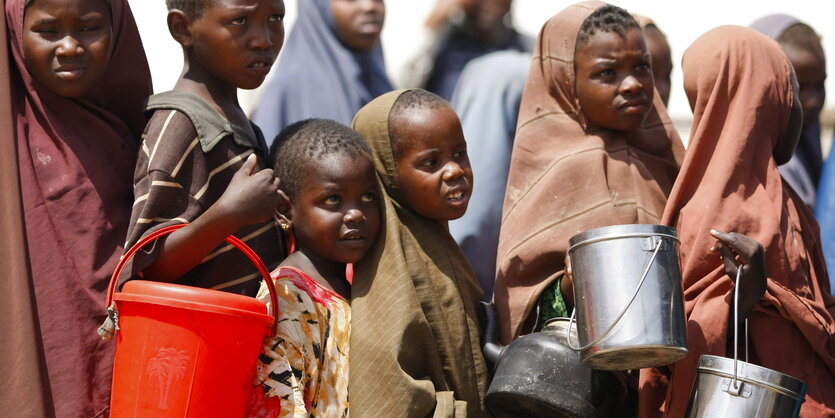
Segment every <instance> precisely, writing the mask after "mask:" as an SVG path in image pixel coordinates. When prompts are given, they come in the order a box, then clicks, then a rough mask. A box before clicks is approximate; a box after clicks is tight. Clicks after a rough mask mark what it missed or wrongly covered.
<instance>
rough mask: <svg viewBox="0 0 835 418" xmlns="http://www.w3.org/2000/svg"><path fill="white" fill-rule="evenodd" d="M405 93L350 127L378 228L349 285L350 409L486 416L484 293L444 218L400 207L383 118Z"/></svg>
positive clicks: (384, 99)
mask: <svg viewBox="0 0 835 418" xmlns="http://www.w3.org/2000/svg"><path fill="white" fill-rule="evenodd" d="M405 91H408V90H397V91H393V92H390V93H387V94H384V95H383V96H380V97H378V98H377V99H374V100H373V101H372V102H370V103H369V104H368V105H366V106H365V107H363V108H362V109H361V110H360V111H359V112H358V113H357V115H356V118H355V119H354V124H353V127H354V129H355V130H356V131H357V132H359V133H360V134H361V135H362V136H363V138H365V140H366V142H367V143H368V144H369V146H370V147H371V149H372V151H373V159H374V166H375V168H376V170H377V179H378V183H379V185H380V190H381V192H382V193H381V202H380V203H381V209H382V211H383V212H382V218H383V228H381V230H380V235H379V236H378V237H377V243H376V244H375V245H374V247H373V248H372V249H371V250H370V251H369V252H368V254H367V255H366V256H365V258H364V259H363V260H362V261H361V262H360V263H359V264H357V266H356V271H355V275H354V283H353V286H352V288H351V321H352V323H351V360H350V362H351V364H350V368H351V376H350V381H349V385H348V391H349V394H348V397H349V399H350V401H351V416H352V417H375V418H376V417H383V416H389V417H427V416H430V415H432V416H435V417H465V416H466V417H480V416H488V414H487V412H486V409H485V406H484V396H485V394H486V392H487V384H488V379H489V377H488V371H487V365H486V363H485V361H484V356H483V355H482V354H481V344H480V334H481V332H480V328H481V324H482V323H483V321H482V318H481V317H482V316H483V314H482V311H481V310H480V309H479V308H480V307H479V304H478V303H479V301H480V300H481V299H482V298H483V293H482V291H481V289H480V288H479V285H478V282H477V281H476V278H475V275H474V274H473V272H472V269H471V268H470V266H469V265H468V264H467V260H466V258H465V257H464V254H463V253H462V252H461V250H460V249H459V248H458V245H457V244H456V243H455V241H454V240H453V239H452V237H451V236H450V235H449V232H447V229H446V225H444V224H443V223H442V222H439V221H437V220H433V219H428V218H424V217H423V216H421V215H418V214H417V213H415V212H414V211H412V210H411V209H410V208H408V207H406V206H404V205H403V204H402V202H403V201H404V200H403V196H402V193H401V189H400V185H399V182H398V180H397V173H396V172H397V167H396V163H395V159H394V154H393V151H392V146H391V138H390V137H389V124H388V119H389V113H390V112H391V108H392V106H393V105H394V102H395V101H396V100H397V98H398V97H399V96H400V95H401V94H402V93H403V92H405Z"/></svg>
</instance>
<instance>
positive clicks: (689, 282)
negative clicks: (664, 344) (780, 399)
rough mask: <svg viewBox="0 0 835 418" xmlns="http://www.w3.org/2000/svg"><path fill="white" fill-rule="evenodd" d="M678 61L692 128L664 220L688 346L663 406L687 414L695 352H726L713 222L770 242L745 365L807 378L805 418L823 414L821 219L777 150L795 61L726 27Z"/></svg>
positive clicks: (829, 408)
mask: <svg viewBox="0 0 835 418" xmlns="http://www.w3.org/2000/svg"><path fill="white" fill-rule="evenodd" d="M682 68H683V72H684V88H685V91H686V93H687V96H688V98H689V99H690V103H692V104H693V125H692V127H691V131H690V143H689V146H688V149H687V154H686V156H685V159H684V163H683V165H682V168H681V172H680V173H679V177H678V179H677V180H676V183H675V186H674V187H673V190H672V192H671V194H670V198H669V201H668V202H667V207H666V208H665V210H664V219H663V222H664V223H665V224H667V225H671V226H674V227H675V228H676V229H677V231H678V235H679V238H680V239H681V247H680V261H681V267H682V288H683V290H684V305H685V306H684V307H685V315H686V317H687V336H688V349H689V351H690V353H689V354H688V356H687V357H686V358H685V359H684V360H681V361H679V362H677V363H675V364H674V365H671V366H670V368H671V370H672V375H671V376H670V384H669V389H668V390H667V394H666V405H665V409H666V412H667V414H668V415H671V416H681V415H683V414H684V412H685V410H686V407H687V402H688V399H689V397H690V391H691V387H692V384H693V379H694V377H695V368H696V365H697V362H698V360H699V357H700V356H701V355H703V354H711V355H719V356H724V355H726V344H727V335H726V334H727V329H728V320H729V313H730V301H731V299H732V297H733V287H734V285H733V282H732V280H731V279H730V278H729V277H728V276H727V275H726V274H725V271H724V268H723V263H722V260H721V258H720V257H719V256H717V254H716V253H714V252H711V250H710V248H711V246H712V245H713V243H714V242H715V241H716V240H715V238H713V237H712V236H711V235H710V234H709V232H708V231H710V229H717V230H719V231H724V232H736V233H739V234H744V235H747V236H748V237H751V238H753V239H754V240H756V241H758V242H760V243H761V244H762V245H763V247H764V248H765V257H766V271H767V275H768V283H767V289H766V291H765V295H764V296H763V298H762V300H761V301H760V302H759V304H758V305H757V306H756V307H755V308H754V311H753V312H752V313H751V315H750V316H749V319H748V327H749V340H748V344H749V351H750V361H751V362H752V363H755V364H759V365H761V366H764V367H767V368H770V369H773V370H776V371H778V372H781V373H786V374H788V375H791V376H793V377H795V378H798V379H800V380H803V381H804V382H806V383H807V384H809V391H808V394H807V396H806V402H805V403H804V404H803V406H802V409H801V415H802V416H829V415H831V414H833V413H835V391H833V390H832V388H833V387H835V345H833V335H835V322H834V321H833V315H835V299H833V298H832V297H830V296H829V289H828V284H825V283H826V279H827V273H826V268H825V266H824V261H823V256H822V253H821V248H820V241H819V238H818V236H819V235H818V226H817V223H816V222H815V220H814V217H813V215H812V213H811V211H810V210H809V208H808V207H807V206H806V205H804V204H803V202H802V201H801V200H800V199H799V197H798V196H797V195H796V194H795V193H794V192H793V191H792V189H791V188H790V187H786V185H785V183H784V182H783V181H782V180H781V178H780V173H779V171H778V170H777V164H776V162H775V160H774V157H773V155H772V154H773V149H774V146H775V144H776V143H777V141H778V139H779V138H780V137H781V136H782V135H783V131H784V130H785V129H786V126H787V123H788V120H789V114H790V112H791V106H792V101H793V91H792V87H791V73H792V70H791V65H790V63H789V62H788V60H787V59H786V57H785V55H784V54H783V51H782V50H781V49H780V46H779V45H778V44H777V43H776V42H774V41H773V40H771V39H769V38H768V37H766V36H764V35H762V34H760V33H757V32H756V31H754V30H753V29H748V28H743V27H739V26H722V27H719V28H716V29H713V30H711V31H709V32H707V33H706V34H704V35H702V36H701V37H700V38H698V39H697V40H696V41H695V42H694V43H693V45H691V46H690V48H688V49H687V51H686V52H685V54H684V59H683V63H682ZM786 353H789V355H787V354H786ZM642 380H645V379H642ZM644 384H646V383H645V382H644V383H642V395H644V391H643V385H644ZM643 401H644V399H642V402H643ZM642 409H643V406H642ZM644 411H646V409H644Z"/></svg>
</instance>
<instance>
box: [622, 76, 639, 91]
mask: <svg viewBox="0 0 835 418" xmlns="http://www.w3.org/2000/svg"><path fill="white" fill-rule="evenodd" d="M643 87H644V85H643V84H642V83H641V80H638V78H637V77H635V76H634V75H628V76H626V78H624V79H623V82H621V83H620V92H621V94H628V93H637V92H638V91H640V90H641V88H643Z"/></svg>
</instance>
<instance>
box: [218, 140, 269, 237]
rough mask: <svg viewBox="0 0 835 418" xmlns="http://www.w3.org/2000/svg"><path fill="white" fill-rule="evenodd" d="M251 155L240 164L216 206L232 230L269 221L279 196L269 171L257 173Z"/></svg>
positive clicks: (254, 160)
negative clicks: (231, 224) (232, 225)
mask: <svg viewBox="0 0 835 418" xmlns="http://www.w3.org/2000/svg"><path fill="white" fill-rule="evenodd" d="M256 169H257V165H256V158H255V154H250V156H249V157H248V158H247V159H246V161H244V164H243V165H242V166H241V168H240V169H238V172H236V173H235V175H234V176H233V177H232V181H230V182H229V186H227V187H226V191H224V192H223V195H222V196H220V199H218V201H217V203H216V205H218V209H219V210H221V211H222V213H223V216H224V217H226V219H227V220H228V221H229V222H232V223H233V224H234V225H235V226H236V228H235V229H237V228H240V227H242V226H245V225H251V224H254V223H259V222H264V221H266V220H267V219H270V218H272V216H273V214H274V213H275V210H276V207H277V206H278V204H279V202H280V199H281V196H280V195H279V193H278V186H279V179H278V178H276V177H275V175H274V174H273V170H272V169H269V168H267V169H263V170H260V171H257V172H256Z"/></svg>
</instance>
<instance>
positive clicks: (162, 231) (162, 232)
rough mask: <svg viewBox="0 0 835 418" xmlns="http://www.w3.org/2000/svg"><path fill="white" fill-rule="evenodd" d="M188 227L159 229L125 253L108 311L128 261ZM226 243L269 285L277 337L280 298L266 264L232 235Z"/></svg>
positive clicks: (113, 279) (111, 288)
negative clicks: (148, 247)
mask: <svg viewBox="0 0 835 418" xmlns="http://www.w3.org/2000/svg"><path fill="white" fill-rule="evenodd" d="M186 225H188V224H187V223H186V224H177V225H171V226H166V227H165V228H161V229H158V230H156V231H154V232H152V233H150V234H148V236H146V237H144V238H142V239H140V240H139V242H137V243H136V244H134V245H133V246H132V247H130V249H129V250H128V251H127V252H125V255H123V256H122V258H121V259H120V260H119V264H118V265H117V266H116V271H114V272H113V276H111V277H110V284H109V285H108V287H107V302H106V303H105V306H107V307H108V310H110V309H113V310H115V307H114V306H113V294H114V293H115V292H116V284H117V283H118V281H119V276H121V275H122V270H123V269H124V268H125V265H126V264H127V263H128V261H130V260H131V259H132V258H133V256H134V255H135V254H136V253H137V252H139V250H140V249H142V247H144V246H146V245H148V244H149V243H151V242H153V241H155V240H157V239H158V238H160V237H164V236H166V235H168V234H170V233H172V232H174V231H176V230H178V229H180V228H183V227H185V226H186ZM226 242H228V243H229V244H231V245H232V246H234V247H235V248H237V249H239V250H241V252H243V253H244V255H246V256H247V258H249V260H250V261H252V264H255V267H256V268H258V272H259V273H261V277H262V278H263V279H264V282H265V283H266V284H267V289H269V291H270V302H271V304H270V311H271V312H270V315H272V317H273V326H272V327H270V336H275V332H276V326H277V325H278V296H277V294H276V292H275V285H274V284H273V281H272V278H271V277H270V273H269V272H268V271H267V266H265V265H264V262H263V261H261V258H260V257H258V255H257V254H255V251H253V250H252V248H249V246H248V245H246V244H244V242H243V241H241V240H240V239H238V238H237V237H235V236H233V235H230V236H228V237H226Z"/></svg>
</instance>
